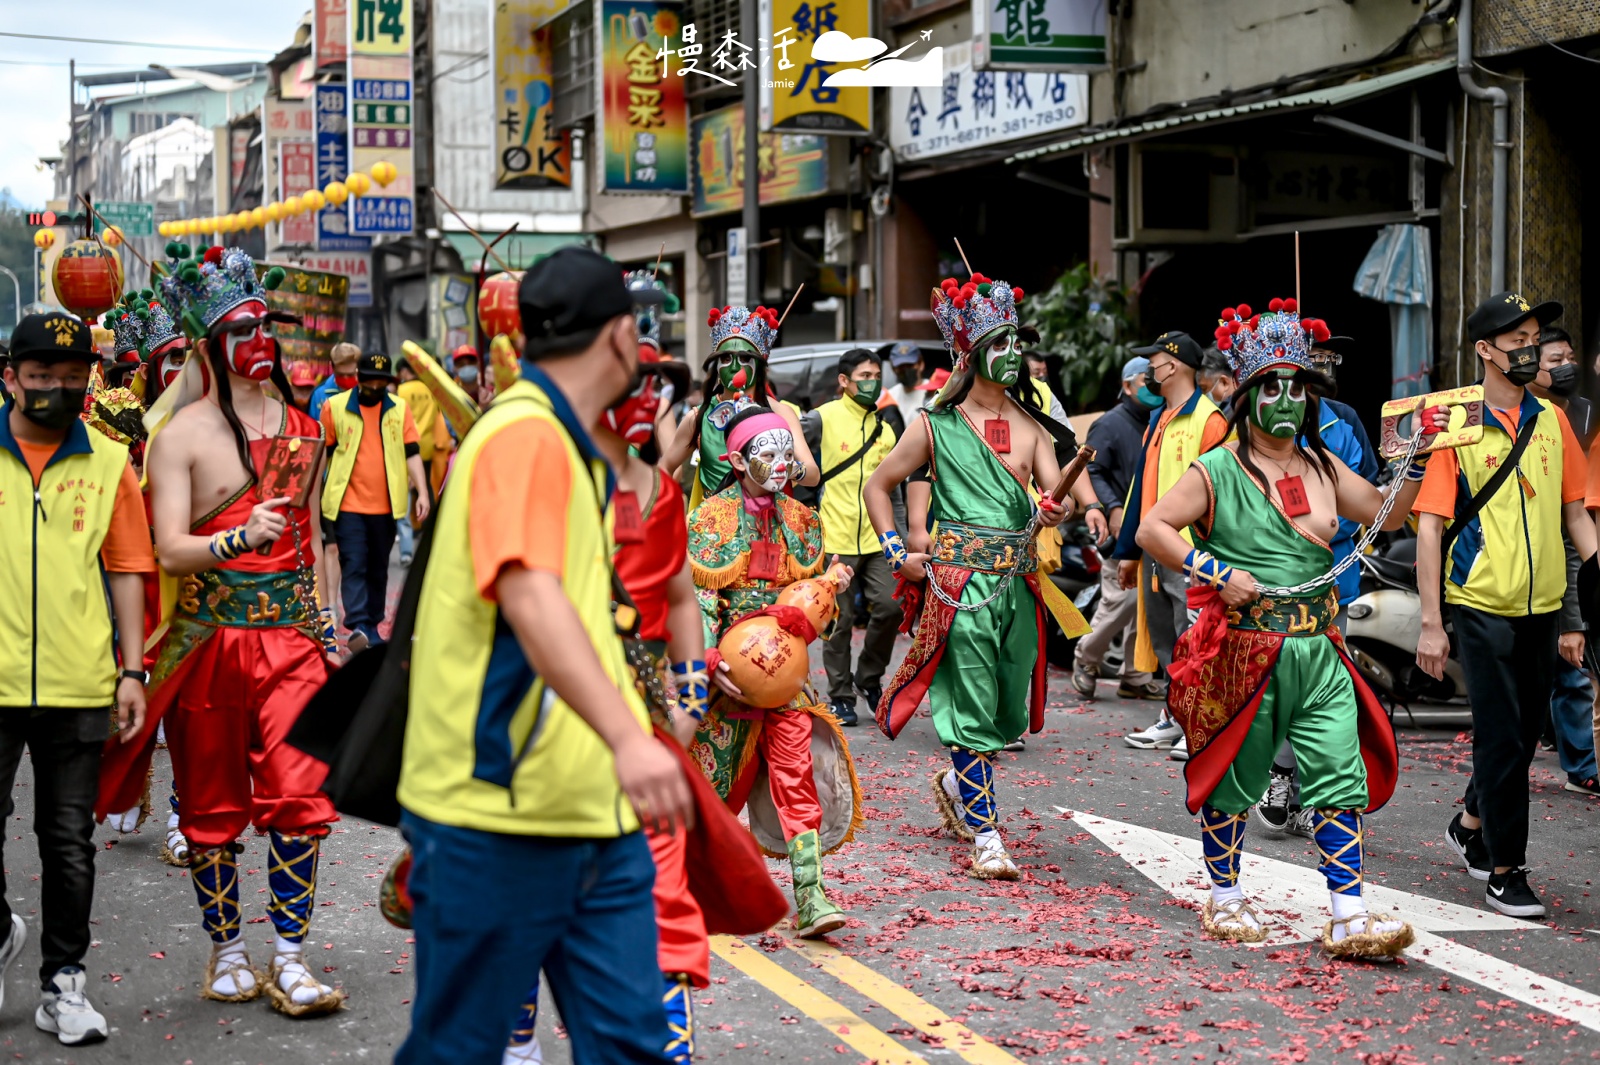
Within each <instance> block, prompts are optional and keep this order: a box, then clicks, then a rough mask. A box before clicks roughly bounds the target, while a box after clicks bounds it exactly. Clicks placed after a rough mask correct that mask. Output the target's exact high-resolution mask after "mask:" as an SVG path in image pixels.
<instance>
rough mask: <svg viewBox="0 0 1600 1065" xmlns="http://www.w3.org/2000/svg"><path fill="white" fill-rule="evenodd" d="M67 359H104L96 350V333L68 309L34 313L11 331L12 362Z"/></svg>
mask: <svg viewBox="0 0 1600 1065" xmlns="http://www.w3.org/2000/svg"><path fill="white" fill-rule="evenodd" d="M23 359H32V360H34V361H35V362H45V363H52V362H64V361H66V360H68V359H81V360H82V361H84V362H89V363H94V362H99V361H100V353H99V352H98V351H96V350H95V349H94V336H93V334H92V333H91V332H90V331H89V327H88V326H86V325H84V324H83V322H81V321H79V320H78V319H77V318H74V317H73V316H72V315H70V314H67V313H66V312H65V311H47V312H46V313H44V314H30V315H28V316H27V317H26V318H24V319H23V320H22V321H20V322H18V323H17V328H16V329H14V330H13V331H12V333H11V361H12V362H21V361H22V360H23Z"/></svg>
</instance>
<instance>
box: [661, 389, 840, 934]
mask: <svg viewBox="0 0 1600 1065" xmlns="http://www.w3.org/2000/svg"><path fill="white" fill-rule="evenodd" d="M726 439H727V446H728V451H727V454H726V455H725V456H724V460H725V461H726V462H727V463H728V465H729V472H728V475H727V476H726V477H725V478H724V480H723V482H722V486H721V490H720V491H718V492H716V493H715V494H713V495H711V496H710V497H708V498H707V499H706V501H705V502H704V503H702V504H700V506H699V507H697V508H695V510H694V512H693V513H692V514H690V515H689V565H690V568H691V570H692V572H693V574H694V583H695V588H696V589H697V593H696V594H697V595H698V597H699V599H700V608H701V614H702V616H703V617H704V620H705V638H706V647H708V648H713V650H712V651H709V652H708V653H707V655H706V667H707V670H708V672H710V674H711V677H712V682H713V685H714V686H715V687H716V688H717V692H716V693H715V695H714V697H713V699H712V703H711V709H710V711H709V712H708V713H707V714H706V716H705V719H704V721H703V722H702V724H701V727H700V730H699V732H698V733H697V734H696V737H695V743H694V746H693V749H692V753H693V755H694V757H695V760H696V761H697V762H698V763H699V764H700V766H701V768H702V769H704V770H705V772H706V776H707V777H708V778H709V779H710V780H711V783H712V785H713V786H714V787H715V788H716V789H717V792H718V794H720V795H721V796H722V797H723V798H724V799H726V800H727V802H728V805H729V807H730V808H731V809H734V810H738V809H740V808H741V807H743V806H744V804H745V802H746V800H747V799H748V800H751V802H752V806H753V807H754V806H757V805H759V806H761V807H763V808H764V807H765V805H766V804H765V797H764V796H754V797H753V796H752V795H751V792H752V789H754V788H755V787H756V786H757V785H758V782H759V779H760V777H761V776H762V775H765V776H766V778H767V785H766V787H767V789H768V791H769V793H770V796H771V806H772V807H773V808H775V810H776V819H777V821H778V823H779V824H780V825H781V826H782V830H783V837H784V840H785V842H786V844H787V847H788V852H789V863H790V866H791V868H792V870H793V873H794V898H795V906H796V909H797V910H798V914H797V916H796V919H795V928H796V929H797V932H798V934H799V935H801V936H808V937H809V936H821V935H826V934H827V933H828V932H831V931H833V930H835V929H837V928H839V927H841V926H843V924H844V923H845V919H846V918H845V913H844V911H843V910H841V909H839V907H837V906H835V905H834V904H833V903H832V902H830V901H829V900H828V896H827V893H826V891H825V889H824V887H823V882H822V857H823V855H824V854H826V853H831V852H832V851H834V850H836V849H837V848H838V847H840V846H842V845H843V844H845V843H847V842H849V841H850V839H851V838H853V835H854V824H855V819H856V811H857V810H859V809H860V805H861V795H860V790H859V788H858V787H857V786H856V783H855V768H854V765H853V764H852V763H851V760H850V746H849V744H848V743H846V742H845V738H844V733H843V732H842V731H840V729H839V725H838V723H837V722H836V721H835V720H834V717H833V715H832V714H831V713H829V711H828V708H827V706H826V705H825V704H823V702H822V700H821V699H820V698H819V697H818V696H817V694H816V693H815V692H813V691H812V690H811V688H810V686H809V685H807V686H806V687H805V688H803V689H802V690H801V692H800V694H799V695H797V696H796V697H795V698H794V699H793V700H791V701H790V702H789V704H788V705H787V706H783V707H780V708H778V709H775V710H761V709H757V708H754V707H751V706H748V705H746V704H744V703H743V702H741V701H740V699H741V696H742V694H743V693H742V692H741V691H740V690H739V689H738V687H737V686H735V685H734V684H733V682H732V681H731V680H730V679H729V677H728V673H727V667H726V665H725V664H721V663H719V661H718V656H717V654H716V652H715V650H714V648H715V647H716V646H717V641H718V640H720V639H721V637H722V635H723V633H725V632H726V631H727V630H728V628H729V627H730V626H732V625H733V624H734V623H736V622H738V621H739V620H740V619H742V618H744V617H746V616H748V615H750V614H754V613H758V612H760V611H763V610H767V609H768V608H771V607H773V606H774V604H775V603H776V602H777V599H778V592H779V591H780V590H782V589H783V588H784V587H786V586H788V585H790V584H793V583H794V582H795V581H798V580H803V579H804V578H807V577H814V576H816V575H817V574H818V573H820V572H822V569H823V565H824V563H825V561H826V553H825V552H824V550H823V544H822V523H821V521H820V520H819V519H818V517H817V515H816V512H814V511H813V510H811V509H810V508H809V507H806V506H805V505H803V504H801V503H798V502H796V501H795V500H793V499H791V498H790V497H789V496H787V495H784V494H783V489H784V487H785V486H786V485H788V484H789V482H790V480H791V479H792V477H793V475H794V473H795V467H796V462H795V437H794V433H793V432H792V431H791V429H790V427H789V423H788V421H787V420H786V419H785V418H783V417H782V416H781V415H779V414H776V413H775V412H773V411H771V410H768V409H767V408H766V407H760V406H749V407H746V408H745V409H744V410H741V411H740V412H739V413H737V414H735V415H734V416H733V418H732V419H731V420H730V421H729V422H728V423H727V426H726ZM850 576H853V571H850V570H848V568H847V569H846V578H845V580H846V583H847V584H848V581H849V578H850ZM818 738H820V739H821V740H823V741H824V742H823V743H821V744H819V745H815V746H814V742H815V740H816V739H818ZM819 779H826V780H829V781H831V782H833V783H834V785H835V787H832V788H828V789H825V791H824V793H823V795H819V793H818V788H817V781H818V780H819ZM845 779H848V781H849V786H848V788H840V787H839V786H838V785H839V782H840V781H842V780H845ZM841 792H847V793H848V802H844V801H839V800H838V799H836V798H834V796H838V795H840V794H841ZM756 812H757V811H756V810H755V809H752V817H754V816H755V815H756Z"/></svg>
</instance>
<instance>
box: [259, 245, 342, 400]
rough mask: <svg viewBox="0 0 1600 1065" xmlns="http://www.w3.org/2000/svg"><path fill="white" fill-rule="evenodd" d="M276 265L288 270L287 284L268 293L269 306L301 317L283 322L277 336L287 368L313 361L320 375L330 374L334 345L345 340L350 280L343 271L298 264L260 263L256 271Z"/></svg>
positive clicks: (272, 309) (276, 331) (285, 280)
mask: <svg viewBox="0 0 1600 1065" xmlns="http://www.w3.org/2000/svg"><path fill="white" fill-rule="evenodd" d="M273 266H281V267H283V269H284V274H285V276H284V279H283V283H282V284H280V285H279V286H278V287H277V288H276V289H273V290H272V291H270V292H268V293H267V309H268V310H270V311H288V312H289V313H290V314H293V315H296V316H298V317H299V319H300V321H299V322H298V323H297V324H290V323H286V322H279V323H277V324H276V325H275V326H274V327H273V336H275V337H277V339H278V347H279V348H280V349H281V350H282V352H283V361H284V364H285V365H284V370H285V371H286V372H287V371H288V369H289V368H290V367H291V366H292V365H293V364H294V363H297V362H304V363H309V364H310V366H311V367H312V369H314V370H315V371H316V372H317V373H318V374H319V375H326V374H327V373H328V367H329V361H330V360H329V355H330V353H331V352H332V351H333V346H334V345H335V344H337V343H339V341H341V340H343V339H344V312H345V306H346V304H345V301H346V299H347V298H348V297H349V293H350V279H349V278H348V277H346V276H344V275H343V274H330V273H323V272H321V271H318V270H307V269H305V268H304V267H301V266H296V265H295V264H294V263H286V262H277V263H275V262H270V261H265V260H263V261H262V262H258V263H256V274H257V276H260V275H262V274H265V273H266V272H267V270H268V269H270V268H271V267H273Z"/></svg>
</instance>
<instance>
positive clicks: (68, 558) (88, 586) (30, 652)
mask: <svg viewBox="0 0 1600 1065" xmlns="http://www.w3.org/2000/svg"><path fill="white" fill-rule="evenodd" d="M11 407H12V404H10V403H7V404H6V405H5V406H4V407H3V408H0V452H4V454H0V571H3V572H4V581H5V589H6V590H5V594H3V595H0V707H4V708H8V709H10V708H17V707H51V708H54V707H61V708H72V709H95V708H99V707H109V706H111V704H112V703H113V702H114V701H115V699H116V690H117V661H116V656H115V653H114V640H113V636H112V625H111V600H110V594H109V591H108V589H107V587H106V578H105V571H104V569H103V568H102V567H101V564H100V547H101V545H102V544H103V543H104V542H105V538H106V533H107V531H109V530H110V528H111V513H112V510H113V508H114V505H115V503H116V498H117V484H118V482H119V481H120V480H121V479H122V473H123V471H124V470H125V469H127V466H128V449H127V448H126V447H124V446H123V445H121V444H119V443H117V442H116V441H114V440H111V439H109V438H107V437H106V436H104V435H103V434H101V433H96V432H90V430H89V427H88V426H87V425H85V424H84V423H83V422H81V421H74V422H73V423H72V427H71V428H70V429H69V430H68V431H67V438H66V439H65V440H64V441H62V443H61V446H60V447H58V448H57V449H56V453H55V454H54V455H53V456H51V458H50V462H49V464H48V465H47V466H45V468H44V471H43V473H42V474H41V475H40V478H39V487H38V489H37V490H35V488H34V485H33V475H32V474H31V473H30V472H29V471H28V463H27V460H26V459H24V458H23V456H22V450H21V448H20V447H18V445H17V442H16V439H15V438H14V437H13V436H12V434H11V422H10V412H11ZM127 620H128V622H129V623H130V624H136V625H138V624H142V623H143V621H142V619H140V618H131V619H127ZM108 727H109V721H108Z"/></svg>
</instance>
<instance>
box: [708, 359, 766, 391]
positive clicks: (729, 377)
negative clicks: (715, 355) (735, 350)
mask: <svg viewBox="0 0 1600 1065" xmlns="http://www.w3.org/2000/svg"><path fill="white" fill-rule="evenodd" d="M740 370H743V371H744V387H746V388H748V387H750V386H751V385H752V384H754V383H755V379H756V364H755V362H754V361H753V360H752V359H751V358H750V357H749V356H747V355H724V356H722V358H721V359H720V360H719V361H718V363H717V382H718V383H719V384H721V385H722V391H724V392H730V391H732V390H733V379H734V378H735V377H738V376H739V371H740Z"/></svg>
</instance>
